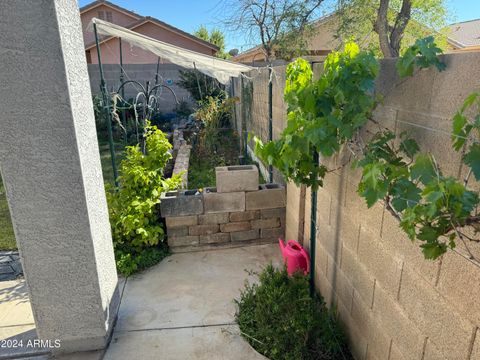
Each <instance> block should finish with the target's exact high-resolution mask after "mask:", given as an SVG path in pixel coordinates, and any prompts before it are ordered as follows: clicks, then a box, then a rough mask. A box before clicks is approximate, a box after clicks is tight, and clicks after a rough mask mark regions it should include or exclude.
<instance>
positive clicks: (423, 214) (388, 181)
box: [357, 131, 479, 259]
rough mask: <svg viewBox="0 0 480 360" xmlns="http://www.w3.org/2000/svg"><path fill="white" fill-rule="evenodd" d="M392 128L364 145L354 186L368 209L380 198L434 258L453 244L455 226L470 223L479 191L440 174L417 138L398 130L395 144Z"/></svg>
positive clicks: (457, 230) (425, 253)
mask: <svg viewBox="0 0 480 360" xmlns="http://www.w3.org/2000/svg"><path fill="white" fill-rule="evenodd" d="M394 140H395V134H394V133H392V132H391V131H384V132H379V133H377V134H376V135H375V136H374V137H373V138H372V139H371V140H370V142H369V143H368V144H367V146H366V148H365V155H364V157H363V159H361V160H360V161H359V162H358V163H357V166H359V167H361V168H362V178H361V181H360V184H359V187H358V192H359V194H360V195H361V196H362V197H364V198H365V199H366V201H367V205H368V206H369V207H371V206H373V204H375V203H376V202H377V201H379V200H380V199H382V200H385V203H386V206H387V210H389V211H390V212H391V213H392V214H393V215H394V216H396V217H397V218H398V219H399V220H400V226H401V228H402V229H403V230H404V231H405V232H406V234H407V235H408V237H409V238H410V239H411V240H415V239H417V240H420V241H421V242H422V244H421V245H420V247H421V248H422V251H423V254H424V256H425V258H427V259H436V258H437V257H439V256H440V255H442V254H443V253H445V252H446V251H447V249H448V248H454V247H455V241H454V240H455V238H457V236H459V237H462V236H463V234H461V233H460V230H459V229H458V228H461V227H463V226H465V225H467V224H468V223H470V222H471V221H472V215H471V213H472V211H473V210H474V209H475V208H476V207H477V205H478V204H479V197H478V194H477V193H475V192H473V191H469V190H467V189H466V187H465V185H464V184H462V183H461V182H460V181H458V180H457V179H455V178H453V177H446V176H444V175H443V174H442V173H441V171H440V169H439V167H438V165H437V163H436V162H435V160H434V158H433V157H432V156H431V155H428V154H421V153H419V146H418V144H417V143H416V141H415V140H413V139H411V138H409V137H408V136H407V134H406V133H402V135H401V142H400V144H399V146H398V147H396V146H395V143H394Z"/></svg>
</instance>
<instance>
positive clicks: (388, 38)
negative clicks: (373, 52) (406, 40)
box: [374, 0, 412, 58]
mask: <svg viewBox="0 0 480 360" xmlns="http://www.w3.org/2000/svg"><path fill="white" fill-rule="evenodd" d="M389 4H390V0H380V6H379V8H378V14H377V20H376V22H375V26H374V28H375V31H376V32H377V33H378V38H379V42H380V50H381V51H382V53H383V56H384V57H385V58H392V57H398V56H399V54H400V45H401V42H402V39H403V34H404V32H405V28H406V27H407V25H408V22H409V21H410V15H411V10H412V0H403V1H402V8H401V9H400V12H399V13H398V14H397V16H396V18H395V25H394V26H393V28H392V29H391V30H390V27H389V25H388V7H389Z"/></svg>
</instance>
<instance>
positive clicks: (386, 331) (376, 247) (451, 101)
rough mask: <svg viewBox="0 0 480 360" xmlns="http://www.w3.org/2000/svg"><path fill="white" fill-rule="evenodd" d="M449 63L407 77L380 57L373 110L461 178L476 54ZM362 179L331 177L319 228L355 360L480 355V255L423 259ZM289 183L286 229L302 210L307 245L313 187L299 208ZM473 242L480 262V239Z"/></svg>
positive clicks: (477, 73) (321, 272) (325, 276)
mask: <svg viewBox="0 0 480 360" xmlns="http://www.w3.org/2000/svg"><path fill="white" fill-rule="evenodd" d="M444 60H445V62H446V63H447V70H446V71H444V72H442V73H438V72H437V71H436V70H435V69H432V70H426V71H420V72H419V73H418V74H416V75H415V76H414V77H413V78H410V79H408V80H406V81H401V80H399V79H398V77H397V76H396V71H395V66H394V62H393V61H382V63H381V72H380V76H379V79H378V81H377V86H376V89H377V91H378V92H381V93H383V94H384V95H385V99H384V103H383V106H380V107H379V108H378V109H377V110H376V112H375V115H374V117H375V119H376V120H378V121H379V122H381V123H382V124H383V125H385V126H387V127H389V128H391V129H392V130H394V131H396V132H397V133H400V132H402V131H404V130H408V131H411V133H412V135H413V136H414V137H415V138H416V139H417V141H418V142H419V144H420V146H421V148H422V150H423V151H428V152H431V153H432V154H433V155H434V156H435V158H436V160H437V161H438V163H439V165H440V166H441V167H442V169H443V170H444V173H446V174H450V175H454V176H458V175H461V174H464V173H465V167H464V166H462V163H461V160H460V156H459V155H458V154H455V153H454V152H453V150H452V149H451V140H450V132H451V118H452V115H453V114H454V112H455V111H456V110H457V109H458V108H459V106H461V104H462V102H463V100H464V99H465V97H466V96H467V95H468V94H470V93H471V92H473V91H475V90H477V91H478V90H479V89H480V83H479V81H478V79H479V78H480V54H475V53H470V54H456V55H447V56H445V57H444ZM253 81H254V86H255V82H256V81H257V80H256V78H254V80H253ZM263 81H264V80H263V79H261V80H258V82H260V83H261V84H262V86H263ZM263 111H265V110H263ZM254 118H255V116H254ZM258 121H260V120H258ZM257 127H259V128H261V126H260V125H258V126H257ZM323 161H325V162H326V163H328V164H330V166H331V167H332V168H333V167H334V164H338V163H339V159H338V157H335V158H333V159H323ZM359 178H360V173H359V172H358V171H352V170H351V169H350V167H349V166H347V167H344V168H343V169H342V170H341V171H336V172H334V173H332V174H330V175H329V176H327V177H326V179H325V184H324V187H323V188H322V189H320V190H319V191H318V203H317V206H318V213H317V234H316V240H317V252H316V271H317V273H316V281H317V283H316V284H317V288H318V289H319V290H320V292H321V294H322V295H323V296H324V297H325V300H326V302H327V304H328V305H329V306H335V307H336V308H337V311H338V317H339V319H340V320H341V321H342V323H343V324H344V325H345V329H346V332H347V334H348V337H349V339H350V343H351V348H352V351H353V353H354V355H355V358H356V359H480V331H479V326H480V303H479V302H478V298H479V297H480V264H479V262H477V261H475V260H470V259H468V257H467V256H466V251H465V248H464V245H463V244H461V242H458V243H457V249H456V250H455V251H449V252H448V253H447V254H445V255H444V256H442V257H441V258H440V259H438V260H437V261H428V260H425V259H424V258H423V255H422V253H421V251H420V248H419V244H418V243H412V242H411V241H410V240H409V239H408V238H407V237H406V235H405V234H404V233H403V232H402V230H401V229H400V228H399V226H398V223H397V221H396V220H395V219H394V218H393V217H392V216H391V215H390V213H389V212H388V211H385V210H384V208H383V206H382V205H377V206H374V207H373V208H372V209H367V207H366V205H365V202H364V200H363V199H362V198H360V197H359V196H358V194H357V193H356V186H357V184H358V180H359ZM472 185H473V187H476V188H478V184H475V183H474V184H472ZM292 186H293V185H289V192H291V193H296V194H297V195H294V196H292V194H291V193H290V194H288V195H287V201H288V203H287V209H288V208H290V207H292V209H294V210H293V211H288V210H287V216H297V215H296V214H299V215H298V216H299V219H298V220H296V219H293V220H287V234H294V233H295V231H296V229H295V228H294V229H293V230H292V229H288V224H289V223H291V224H293V226H296V227H297V228H298V224H299V223H301V219H300V216H303V218H304V242H305V243H308V239H309V236H310V235H309V233H310V231H309V229H310V196H311V194H310V191H309V190H308V189H307V190H306V194H305V200H304V204H305V207H304V211H303V212H302V211H298V210H297V209H298V204H300V203H301V201H299V199H298V197H299V196H301V191H298V189H294V190H290V188H291V187H292ZM468 246H469V247H470V250H471V251H472V252H473V253H474V255H475V256H476V257H477V259H480V244H473V243H469V244H468Z"/></svg>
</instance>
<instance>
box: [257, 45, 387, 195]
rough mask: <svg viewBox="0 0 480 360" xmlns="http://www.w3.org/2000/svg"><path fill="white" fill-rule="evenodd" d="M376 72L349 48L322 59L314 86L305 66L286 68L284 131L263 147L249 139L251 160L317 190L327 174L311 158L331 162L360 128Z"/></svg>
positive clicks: (368, 58) (371, 102)
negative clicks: (254, 156) (252, 145)
mask: <svg viewBox="0 0 480 360" xmlns="http://www.w3.org/2000/svg"><path fill="white" fill-rule="evenodd" d="M378 70H379V65H378V62H377V60H376V59H375V57H374V56H373V55H372V54H371V53H369V52H361V51H360V49H359V47H358V45H356V44H355V43H353V42H348V43H347V44H346V45H345V49H344V51H343V52H333V53H330V54H329V55H328V56H327V58H326V60H325V64H324V69H323V72H322V74H321V75H320V78H319V79H318V80H316V81H315V80H313V73H312V69H311V66H310V64H309V63H308V62H307V61H306V60H304V59H301V58H300V59H297V60H296V61H294V62H293V63H290V64H289V65H288V66H287V81H286V86H285V101H286V102H287V104H288V120H287V127H286V128H285V130H284V131H283V132H282V134H281V136H280V139H279V140H276V141H272V142H269V143H267V144H263V143H262V142H261V140H260V139H258V138H255V143H256V146H255V152H256V153H257V155H258V156H259V157H260V158H261V159H263V160H264V161H265V162H267V163H268V164H270V165H273V166H275V167H276V168H277V169H279V170H280V171H281V172H282V173H283V174H284V175H285V176H286V177H287V178H288V179H289V180H292V181H294V182H295V183H296V184H300V183H301V184H306V185H308V186H312V188H313V189H314V190H315V189H317V188H318V186H321V185H322V180H323V177H324V176H325V175H326V173H327V168H326V167H325V166H324V165H322V164H319V163H318V161H315V159H314V157H315V153H320V155H322V156H325V157H329V156H332V155H333V154H334V153H336V152H337V151H338V150H339V149H340V147H341V146H342V145H343V144H345V143H346V142H347V141H348V140H350V139H352V138H353V137H354V135H355V134H356V133H357V131H358V130H359V129H360V128H361V127H362V126H363V125H365V123H366V122H367V121H368V119H369V118H370V116H371V113H372V111H373V109H374V107H375V104H376V102H375V98H374V96H373V89H374V80H375V78H376V76H377V74H378Z"/></svg>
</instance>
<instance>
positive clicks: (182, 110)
mask: <svg viewBox="0 0 480 360" xmlns="http://www.w3.org/2000/svg"><path fill="white" fill-rule="evenodd" d="M175 112H176V113H177V116H178V117H180V118H187V117H188V116H189V115H190V114H192V113H193V110H192V107H191V106H190V104H189V103H188V102H187V101H185V100H182V101H180V103H179V104H178V105H177V107H176V109H175Z"/></svg>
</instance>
